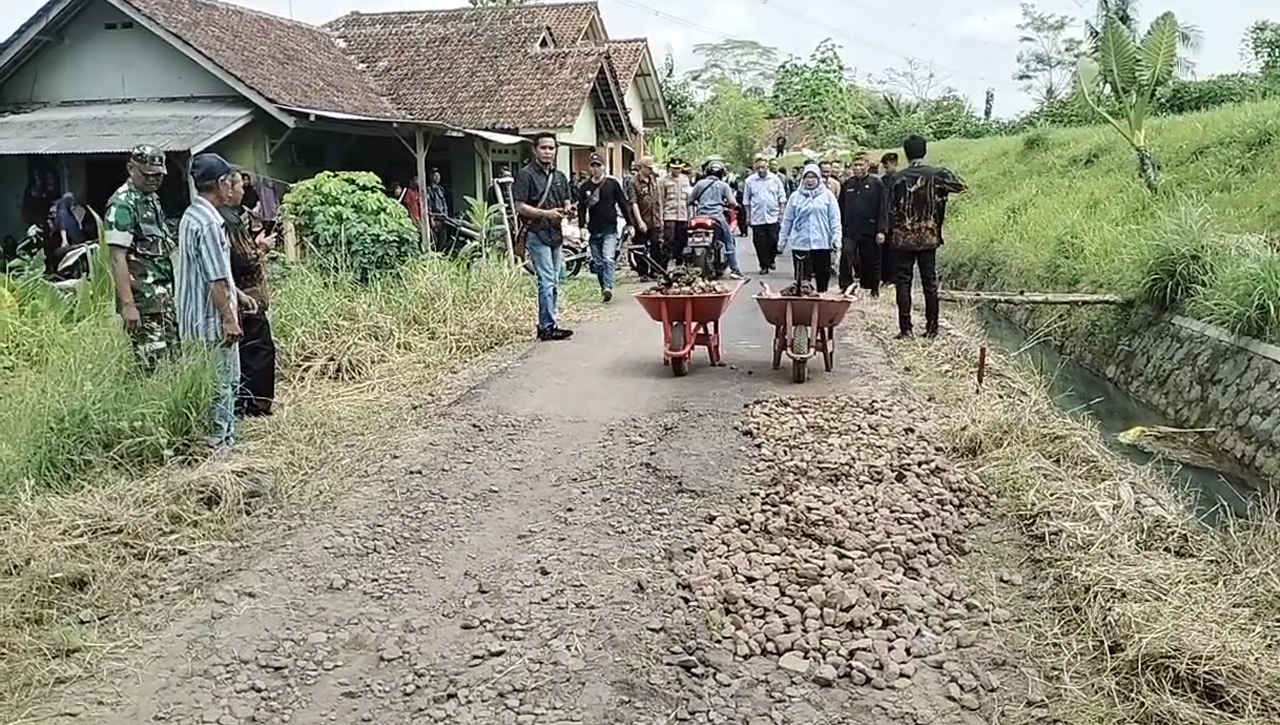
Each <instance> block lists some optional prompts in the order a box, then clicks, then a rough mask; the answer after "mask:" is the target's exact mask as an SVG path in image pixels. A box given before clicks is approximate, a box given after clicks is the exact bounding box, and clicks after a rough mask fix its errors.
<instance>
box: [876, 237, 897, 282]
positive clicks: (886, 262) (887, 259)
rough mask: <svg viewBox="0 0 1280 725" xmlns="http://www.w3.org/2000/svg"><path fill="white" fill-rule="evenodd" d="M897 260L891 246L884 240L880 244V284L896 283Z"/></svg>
mask: <svg viewBox="0 0 1280 725" xmlns="http://www.w3.org/2000/svg"><path fill="white" fill-rule="evenodd" d="M897 281H898V260H897V257H895V256H894V251H893V247H891V246H889V243H888V242H887V241H886V242H885V243H884V244H882V245H880V284H882V285H885V284H897Z"/></svg>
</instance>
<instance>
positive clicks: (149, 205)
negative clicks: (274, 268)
mask: <svg viewBox="0 0 1280 725" xmlns="http://www.w3.org/2000/svg"><path fill="white" fill-rule="evenodd" d="M166 168H167V167H166V166H165V158H164V152H163V151H161V150H160V149H158V148H156V147H154V146H149V145H141V146H135V147H134V148H133V150H132V151H131V152H130V153H129V162H128V170H129V179H128V180H127V181H126V182H125V183H124V186H121V187H120V188H119V189H118V190H117V191H116V193H115V194H113V195H112V196H111V200H110V201H108V202H107V213H106V216H105V218H104V219H103V224H104V226H105V231H104V237H105V239H106V242H107V245H108V247H110V249H111V275H112V278H113V279H114V280H115V285H116V308H117V311H118V312H119V313H120V317H121V319H122V320H123V321H124V327H125V331H126V332H128V333H129V339H130V340H131V341H132V343H133V348H134V351H135V352H136V353H137V355H138V358H139V361H140V362H141V363H142V365H143V366H144V368H146V369H151V368H152V367H154V366H155V364H156V362H158V361H159V360H160V359H161V358H163V357H166V356H168V355H172V354H173V353H174V352H176V351H177V347H178V317H177V313H176V311H175V309H174V297H173V289H174V271H173V255H174V252H175V251H176V249H177V243H176V241H175V240H174V237H173V235H172V234H171V233H170V232H169V229H168V227H167V226H166V225H165V219H164V210H163V209H162V208H161V206H160V197H159V195H158V194H157V192H158V191H159V190H160V185H161V184H162V183H163V182H164V177H165V173H166Z"/></svg>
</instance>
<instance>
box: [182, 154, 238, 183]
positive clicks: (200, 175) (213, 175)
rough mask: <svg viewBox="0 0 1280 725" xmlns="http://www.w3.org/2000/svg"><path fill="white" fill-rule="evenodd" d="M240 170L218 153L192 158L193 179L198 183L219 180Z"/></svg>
mask: <svg viewBox="0 0 1280 725" xmlns="http://www.w3.org/2000/svg"><path fill="white" fill-rule="evenodd" d="M237 171H239V170H238V169H236V168H235V167H234V166H232V165H231V164H229V163H227V160H226V159H224V158H222V157H221V156H219V155H217V154H200V155H198V156H195V157H194V158H192V159H191V180H192V181H194V182H196V185H197V186H198V185H200V184H207V183H209V182H210V181H217V180H218V179H221V178H222V177H224V176H227V175H228V174H233V173H236V172H237Z"/></svg>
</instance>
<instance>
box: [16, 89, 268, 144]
mask: <svg viewBox="0 0 1280 725" xmlns="http://www.w3.org/2000/svg"><path fill="white" fill-rule="evenodd" d="M252 115H253V110H252V109H251V108H249V107H248V106H245V105H241V104H232V103H225V102H207V101H172V102H164V103H146V102H138V103H104V104H91V105H82V106H50V107H48V108H41V109H37V110H34V111H28V112H26V113H14V114H10V115H8V116H0V156H17V155H23V154H35V155H56V154H104V153H119V152H124V151H128V150H129V149H131V148H133V147H134V146H135V145H137V144H140V143H146V144H152V145H153V146H158V147H160V148H161V149H163V150H165V151H190V150H192V149H193V148H197V147H201V146H207V145H208V144H211V143H213V142H214V141H217V140H219V139H220V138H222V137H223V136H224V135H225V134H227V133H229V132H230V131H233V130H235V129H237V128H239V127H240V126H242V125H244V124H245V123H246V122H247V121H248V120H249V119H250V118H251V117H252Z"/></svg>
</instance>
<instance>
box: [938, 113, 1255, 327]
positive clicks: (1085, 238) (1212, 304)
mask: <svg viewBox="0 0 1280 725" xmlns="http://www.w3.org/2000/svg"><path fill="white" fill-rule="evenodd" d="M1150 138H1151V139H1152V144H1153V148H1154V149H1155V152H1156V156H1157V161H1158V163H1159V164H1160V167H1161V172H1162V174H1163V182H1162V187H1161V190H1160V193H1159V194H1157V195H1155V196H1152V195H1151V194H1148V193H1147V192H1146V191H1145V190H1144V189H1143V188H1142V185H1141V182H1140V180H1139V178H1138V175H1137V173H1136V169H1135V161H1134V158H1133V154H1132V151H1131V150H1130V149H1129V148H1128V147H1127V146H1126V145H1125V143H1124V142H1123V141H1122V140H1121V139H1120V138H1119V136H1118V135H1117V134H1116V133H1115V131H1114V130H1113V129H1111V128H1108V127H1095V128H1080V129H1055V130H1049V131H1044V130H1037V131H1031V132H1028V133H1026V134H1023V135H1021V136H1016V137H1001V138H992V139H983V140H978V141H942V142H939V143H937V144H934V145H933V146H932V148H931V149H930V156H931V158H932V159H933V160H934V161H936V162H937V163H940V164H944V165H947V166H949V167H951V168H953V169H955V170H956V171H958V172H960V173H961V174H962V175H963V176H964V177H965V179H966V180H967V181H968V182H969V185H970V191H969V192H968V193H967V194H965V195H964V196H963V197H960V198H958V199H957V200H956V202H955V203H954V204H952V205H951V207H950V208H949V209H948V217H947V229H948V232H949V233H948V235H947V237H948V241H947V246H946V247H945V248H944V251H945V255H944V257H945V258H944V265H945V270H944V271H945V275H946V277H947V280H948V284H949V285H951V286H953V287H957V288H959V287H964V288H969V289H985V290H996V291H1007V292H1016V291H1084V292H1111V293H1117V294H1121V295H1126V296H1131V297H1133V298H1135V299H1141V300H1144V301H1150V302H1153V303H1156V304H1157V305H1159V306H1162V307H1163V308H1164V309H1167V310H1169V311H1176V312H1181V313H1184V314H1187V315H1191V316H1195V317H1198V318H1200V319H1203V320H1206V321H1208V322H1212V323H1214V324H1217V325H1220V326H1222V327H1225V328H1227V329H1229V330H1231V331H1232V332H1236V333H1238V334H1244V335H1251V336H1255V337H1261V338H1263V339H1267V340H1270V341H1272V342H1275V341H1280V303H1277V300H1280V195H1277V194H1276V193H1275V192H1274V190H1275V189H1276V188H1277V184H1280V101H1267V102H1263V103H1251V104H1243V105H1238V106H1229V107H1224V108H1219V109H1215V110H1213V111H1208V112H1204V113H1197V114H1190V115H1187V116H1181V117H1176V118H1163V119H1156V120H1155V121H1154V122H1153V123H1152V126H1151V129H1150ZM1241 239H1248V240H1251V241H1250V243H1248V244H1244V245H1242V244H1240V243H1239V240H1241Z"/></svg>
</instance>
